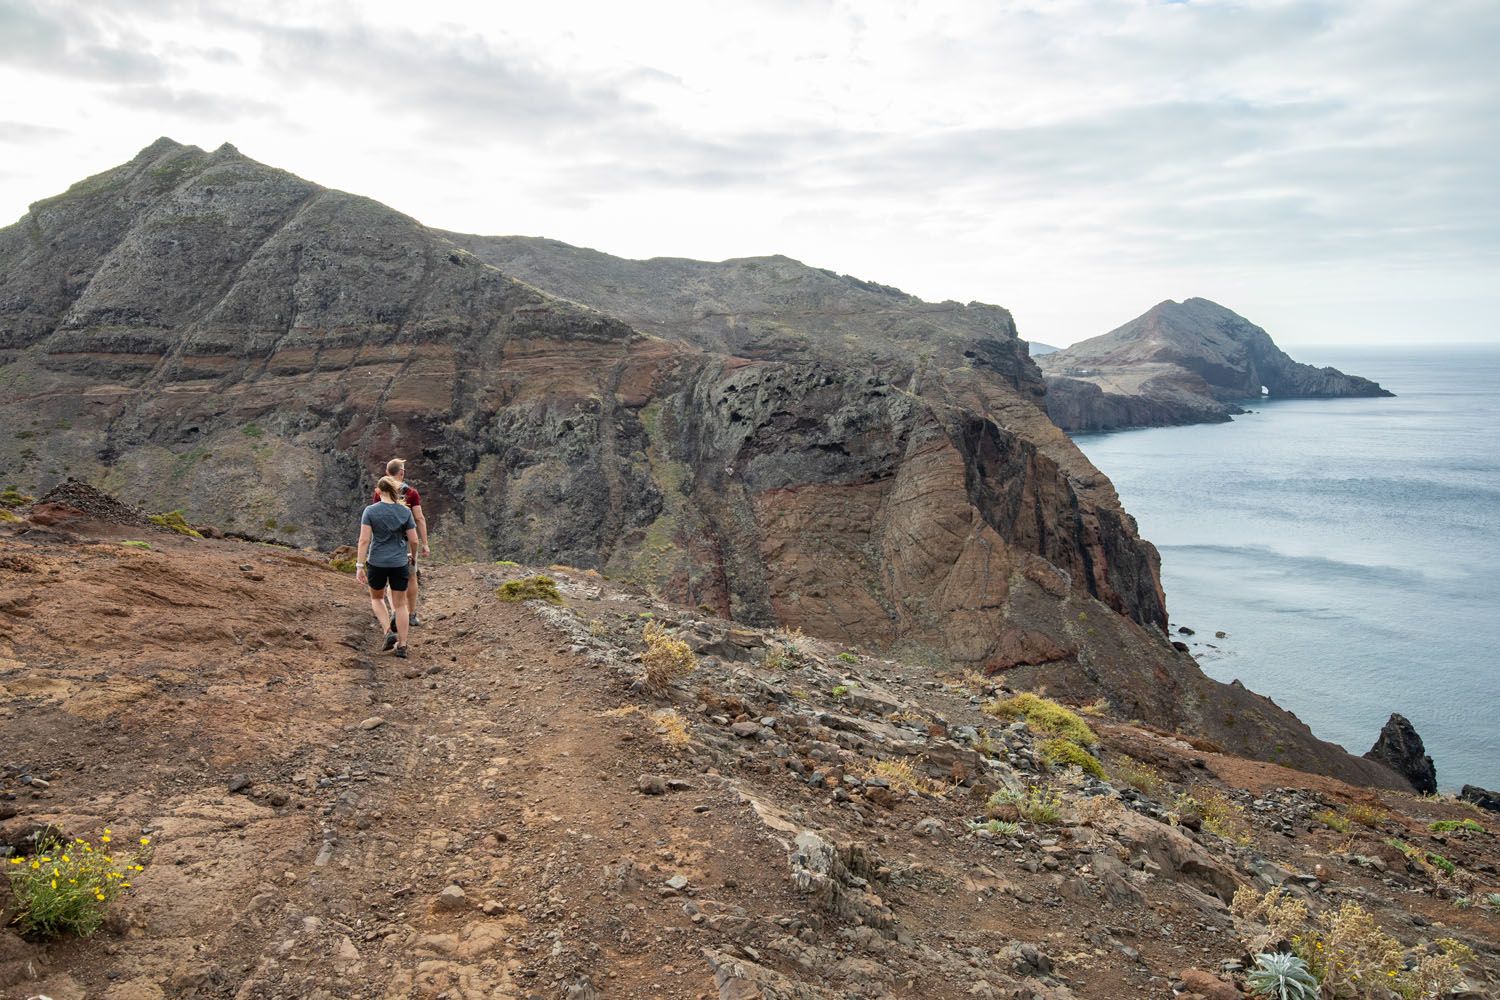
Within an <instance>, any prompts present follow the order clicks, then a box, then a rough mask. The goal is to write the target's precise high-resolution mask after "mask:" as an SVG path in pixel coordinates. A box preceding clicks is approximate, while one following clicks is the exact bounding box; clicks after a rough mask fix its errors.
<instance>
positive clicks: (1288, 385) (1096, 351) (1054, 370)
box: [1037, 299, 1393, 431]
mask: <svg viewBox="0 0 1500 1000" xmlns="http://www.w3.org/2000/svg"><path fill="white" fill-rule="evenodd" d="M1037 363H1038V364H1039V365H1040V366H1041V368H1042V370H1043V371H1044V372H1045V373H1046V377H1047V412H1048V413H1049V414H1050V415H1051V417H1052V419H1053V420H1054V421H1056V422H1057V424H1058V426H1060V427H1062V428H1063V429H1065V430H1069V431H1101V430H1114V429H1117V428H1120V427H1143V426H1144V427H1152V426H1166V425H1170V424H1192V423H1211V422H1216V421H1224V420H1228V419H1230V417H1231V416H1232V415H1233V414H1235V413H1240V412H1243V411H1242V410H1241V409H1240V407H1239V406H1238V405H1236V404H1237V403H1238V402H1243V401H1245V400H1249V399H1260V398H1262V397H1263V396H1269V397H1271V398H1280V399H1295V398H1333V397H1340V396H1390V395H1393V393H1391V392H1388V391H1387V390H1385V389H1382V388H1381V387H1380V385H1379V383H1377V382H1372V381H1370V380H1369V379H1366V378H1360V377H1359V376H1357V375H1346V374H1344V373H1343V372H1341V371H1339V370H1338V369H1336V368H1316V367H1314V366H1312V365H1305V364H1299V363H1298V362H1296V361H1293V360H1292V359H1291V358H1290V357H1288V356H1287V354H1286V353H1285V352H1284V351H1282V350H1281V349H1280V348H1278V347H1277V346H1276V344H1275V343H1274V342H1273V341H1272V340H1271V337H1270V335H1269V334H1267V333H1266V331H1265V330H1263V329H1261V328H1260V327H1258V326H1256V325H1255V324H1253V323H1251V322H1250V321H1249V320H1247V319H1245V318H1244V317H1243V316H1240V315H1238V314H1236V313H1234V312H1232V311H1230V310H1228V309H1225V308H1224V307H1223V306H1221V305H1218V304H1217V303H1214V302H1210V301H1208V300H1207V299H1187V300H1186V301H1183V302H1173V301H1170V300H1168V301H1166V302H1162V303H1160V304H1158V305H1156V306H1154V307H1152V308H1151V309H1150V310H1149V311H1148V312H1146V313H1145V314H1143V315H1141V316H1138V317H1136V318H1135V319H1133V320H1131V321H1130V322H1129V323H1126V324H1125V325H1124V326H1121V327H1119V328H1117V329H1115V330H1112V331H1110V332H1109V333H1106V334H1104V335H1102V336H1099V337H1094V338H1092V339H1090V340H1085V341H1082V342H1080V343H1077V344H1074V345H1073V346H1071V347H1068V348H1066V349H1064V350H1061V351H1057V352H1055V353H1051V354H1047V355H1045V356H1041V357H1040V358H1039V359H1038V361H1037Z"/></svg>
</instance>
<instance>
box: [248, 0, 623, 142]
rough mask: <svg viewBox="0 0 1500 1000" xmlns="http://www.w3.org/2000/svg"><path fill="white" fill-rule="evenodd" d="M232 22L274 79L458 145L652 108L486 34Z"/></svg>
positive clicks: (531, 133)
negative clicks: (339, 97) (337, 91)
mask: <svg viewBox="0 0 1500 1000" xmlns="http://www.w3.org/2000/svg"><path fill="white" fill-rule="evenodd" d="M228 19H229V20H231V21H232V22H233V23H236V24H237V25H238V26H239V27H240V28H242V29H245V30H248V31H250V32H251V33H252V34H254V35H255V36H256V37H257V38H258V39H259V41H260V42H261V44H262V47H263V48H262V52H263V55H264V58H265V61H266V65H267V68H268V69H270V70H271V71H272V72H273V73H278V74H286V75H287V76H288V78H290V79H295V80H297V81H299V82H303V83H305V82H307V81H314V80H316V81H322V82H325V83H332V84H336V85H337V86H338V87H339V88H341V89H345V90H352V91H363V92H365V93H366V94H367V95H368V97H369V99H370V100H371V102H372V103H374V104H375V105H376V106H377V107H381V108H384V109H386V110H388V111H394V112H399V113H406V114H409V115H411V116H413V117H414V118H415V119H416V120H417V121H418V122H419V123H420V124H419V125H418V127H419V128H420V129H421V130H422V131H423V132H424V133H427V134H429V135H432V136H434V137H437V138H439V139H444V140H449V141H451V140H452V139H453V138H454V136H455V134H456V132H455V130H466V133H465V134H466V135H467V137H468V138H469V139H471V140H476V139H477V140H480V141H483V140H485V139H487V138H490V137H493V136H494V135H496V134H500V135H508V136H532V137H541V136H550V135H554V134H557V133H559V132H566V131H569V130H574V129H579V128H585V127H589V126H594V125H598V124H600V123H603V122H607V121H613V120H618V119H619V118H621V117H632V116H640V115H642V114H644V113H645V112H646V111H647V110H648V109H647V106H646V105H644V104H642V103H640V102H637V101H634V100H632V99H630V98H628V97H626V96H625V94H624V92H623V91H622V89H620V87H619V86H615V85H611V84H609V83H608V82H602V83H601V82H578V81H575V80H572V79H569V78H568V77H566V76H565V75H563V74H562V73H559V72H556V71H554V70H551V69H549V67H548V66H547V65H546V64H545V62H543V61H542V60H541V59H539V58H538V57H537V55H535V54H533V53H527V52H523V51H518V50H516V49H514V48H509V49H508V48H505V47H502V46H501V45H499V44H497V43H495V42H493V41H491V40H489V39H487V38H485V37H483V36H480V35H475V34H467V35H465V34H461V33H456V32H453V33H444V34H427V35H423V34H418V33H416V32H413V31H409V30H402V29H397V30H389V29H388V30H377V29H375V28H372V27H371V26H369V25H368V24H365V23H362V22H359V21H350V22H344V23H340V24H337V25H329V26H324V27H287V26H281V25H276V24H268V23H261V22H254V21H247V20H244V19H242V18H239V17H238V16H233V15H231V16H229V17H228Z"/></svg>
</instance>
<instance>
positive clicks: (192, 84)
mask: <svg viewBox="0 0 1500 1000" xmlns="http://www.w3.org/2000/svg"><path fill="white" fill-rule="evenodd" d="M457 10H458V8H450V7H449V6H447V4H446V3H445V2H444V0H438V2H436V3H434V4H432V5H429V8H423V9H420V10H416V9H413V8H411V7H410V5H408V4H400V3H396V2H395V0H359V2H354V0H332V2H321V3H320V2H313V0H296V2H293V0H266V2H265V3H263V4H256V5H243V4H231V3H228V2H226V0H138V2H126V0H92V2H88V3H85V2H82V0H56V2H52V3H46V4H43V3H41V2H28V0H0V85H3V84H6V83H9V84H10V85H11V86H17V85H18V82H19V83H20V84H24V85H26V86H27V89H28V92H40V93H41V95H42V96H41V98H40V99H39V100H38V101H37V102H35V106H34V107H33V106H30V105H29V106H28V111H27V114H26V116H25V117H26V118H27V119H28V120H30V121H32V122H35V123H39V124H54V123H57V124H61V123H66V124H67V128H68V130H69V134H68V135H66V136H64V135H57V136H53V138H52V141H55V142H66V143H78V144H83V143H86V142H87V143H92V145H91V146H90V147H89V149H88V152H89V154H90V155H91V156H94V157H96V158H95V159H90V160H88V161H87V162H89V163H90V165H91V166H92V167H93V169H99V168H101V167H102V166H104V165H106V164H107V162H109V161H106V160H101V159H99V158H102V157H103V156H104V152H105V150H106V149H108V150H110V151H113V150H116V149H117V148H136V147H138V146H139V145H140V144H141V143H142V142H143V141H144V140H145V139H148V138H149V137H150V136H154V135H157V134H162V133H168V134H174V135H175V134H179V132H181V133H184V134H185V135H184V137H187V135H193V136H197V135H200V134H203V133H205V132H207V131H209V130H212V132H213V134H212V135H211V136H207V135H205V136H204V138H193V140H192V141H195V142H199V143H200V144H205V145H217V144H218V142H220V141H223V140H225V139H228V140H231V141H235V142H237V143H238V144H239V145H240V146H241V147H242V148H245V149H246V150H247V151H248V150H253V151H254V153H255V155H257V156H259V157H260V158H262V159H266V160H268V161H270V162H273V163H277V164H278V165H286V166H288V167H289V168H292V169H296V170H298V171H299V172H301V173H305V174H307V175H308V176H310V177H312V178H313V179H315V180H319V181H322V182H326V183H331V184H337V185H338V186H341V187H346V188H349V189H351V190H355V191H360V192H364V193H370V194H372V195H375V196H378V197H381V198H382V199H383V200H386V201H389V202H391V203H392V204H393V205H394V206H395V207H397V208H399V209H401V210H403V211H409V212H413V213H415V214H417V215H418V217H421V218H423V220H424V221H427V222H430V223H433V224H436V225H441V226H446V227H449V228H477V229H483V230H486V231H506V230H508V229H510V227H512V226H518V225H522V224H525V225H527V226H529V227H531V231H536V232H540V233H545V234H549V235H557V236H559V237H561V238H566V239H569V240H570V241H572V242H583V243H587V244H589V245H594V246H599V247H601V248H603V249H607V250H608V249H618V250H620V251H621V252H650V253H668V254H672V253H677V254H681V253H695V252H701V253H704V254H708V253H713V254H718V255H723V256H729V255H744V254H751V253H765V252H777V251H782V252H789V253H798V254H801V255H803V256H809V257H815V258H816V259H815V261H814V262H815V263H818V264H821V265H825V266H830V267H833V268H835V269H837V270H840V271H855V270H858V269H863V270H864V271H866V272H867V274H866V276H868V277H871V278H875V279H877V280H881V281H885V282H889V283H894V284H898V285H904V286H907V287H911V288H913V290H915V291H918V292H921V293H922V294H927V295H929V296H930V297H953V298H959V299H963V300H965V301H967V300H969V299H974V298H979V299H998V300H1000V301H1004V302H1007V304H1013V305H1026V304H1030V306H1031V308H1033V309H1035V308H1037V307H1038V304H1040V305H1041V306H1042V307H1043V308H1045V309H1048V310H1052V311H1051V312H1049V313H1048V315H1049V316H1059V317H1060V316H1062V315H1063V314H1064V313H1066V312H1067V311H1068V310H1069V309H1072V310H1074V313H1073V314H1074V315H1075V317H1076V318H1075V319H1074V320H1065V319H1059V322H1065V323H1066V322H1071V323H1074V324H1076V325H1077V326H1078V327H1079V328H1078V329H1068V330H1061V331H1053V330H1045V331H1042V333H1045V334H1047V336H1042V334H1038V335H1039V336H1041V338H1042V339H1044V340H1045V339H1050V338H1055V339H1057V340H1059V341H1066V340H1068V339H1070V337H1076V336H1082V335H1084V334H1086V333H1095V332H1099V330H1098V329H1087V328H1083V327H1084V324H1085V323H1087V324H1094V323H1096V322H1097V320H1096V317H1095V316H1094V315H1093V314H1089V315H1088V317H1087V318H1086V319H1085V318H1083V317H1084V312H1083V311H1082V310H1083V308H1084V305H1085V304H1084V303H1081V302H1074V301H1065V302H1064V305H1062V306H1058V307H1054V305H1053V302H1054V300H1057V299H1058V298H1059V296H1060V297H1061V299H1063V300H1073V299H1076V298H1077V297H1076V296H1075V295H1073V293H1072V291H1071V289H1072V288H1073V287H1075V285H1076V283H1077V282H1078V281H1080V280H1086V281H1088V282H1089V283H1090V284H1091V285H1094V286H1097V287H1099V288H1101V289H1105V288H1114V289H1127V290H1129V291H1130V292H1131V293H1132V295H1138V296H1139V299H1140V300H1141V301H1144V302H1146V303H1148V304H1149V302H1151V301H1156V300H1159V299H1161V298H1165V297H1169V296H1170V297H1174V298H1180V297H1183V296H1184V295H1191V294H1200V293H1205V292H1206V291H1207V290H1206V289H1204V288H1201V287H1198V283H1201V282H1205V281H1207V280H1211V279H1215V278H1216V277H1218V276H1222V275H1225V274H1230V275H1233V276H1234V280H1235V281H1236V282H1238V283H1239V284H1236V285H1235V286H1234V287H1235V288H1236V289H1238V288H1241V287H1264V288H1272V287H1274V288H1278V289H1284V290H1286V291H1284V292H1278V293H1276V294H1278V295H1291V294H1293V293H1294V292H1295V291H1296V290H1297V289H1303V290H1305V291H1306V294H1308V295H1313V294H1320V295H1321V294H1325V293H1326V294H1334V293H1333V292H1330V291H1328V288H1329V287H1331V286H1327V285H1326V284H1320V282H1321V281H1322V280H1323V279H1322V278H1319V277H1314V276H1313V272H1316V273H1317V275H1321V276H1324V277H1326V275H1327V274H1328V273H1330V269H1334V268H1336V269H1339V271H1340V273H1341V274H1345V275H1352V276H1354V277H1348V278H1346V279H1340V280H1343V281H1345V284H1344V285H1343V286H1341V287H1342V288H1343V291H1339V292H1338V293H1337V294H1349V295H1356V294H1361V293H1360V292H1358V290H1357V289H1356V282H1357V281H1358V280H1359V279H1358V277H1357V276H1358V275H1359V274H1361V273H1367V274H1376V273H1383V274H1391V273H1397V272H1400V273H1403V274H1409V275H1411V279H1410V280H1411V281H1412V282H1414V283H1421V284H1422V285H1423V286H1424V287H1426V288H1432V287H1439V286H1441V287H1445V288H1446V287H1449V286H1448V285H1446V284H1443V283H1444V282H1457V283H1458V285H1462V287H1460V288H1459V289H1458V290H1459V291H1461V292H1465V290H1466V289H1469V290H1472V289H1473V288H1477V287H1480V286H1481V285H1483V284H1485V283H1486V282H1487V280H1488V279H1487V275H1489V274H1491V273H1492V272H1493V268H1494V265H1495V262H1496V258H1497V257H1500V185H1496V184H1495V183H1494V178H1495V177H1497V176H1500V74H1496V73H1495V72H1494V71H1493V58H1494V53H1495V52H1496V51H1500V4H1497V3H1494V2H1492V0H1445V2H1444V3H1442V4H1432V3H1423V2H1418V0H1307V2H1299V3H1285V2H1274V0H1265V2H1262V0H1235V2H1227V0H1225V2H1219V0H1195V2H1191V3H1154V2H1140V0H1045V2H1043V0H1036V2H1031V0H951V2H946V3H944V4H942V5H911V4H906V3H901V2H895V0H858V2H855V0H820V2H818V3H816V4H802V3H791V2H790V0H759V2H755V3H751V4H746V5H738V6H735V5H730V6H727V7H726V6H722V5H721V6H717V7H714V8H713V9H708V8H706V7H704V6H703V5H695V4H690V3H683V2H662V3H655V2H649V0H643V2H642V3H641V4H639V5H632V6H629V7H625V6H622V5H617V4H605V3H599V4H581V3H569V2H566V0H564V2H560V3H556V4H549V5H543V6H540V7H535V8H533V9H531V10H529V11H528V16H527V17H526V18H524V19H517V18H514V17H511V16H510V13H509V11H508V10H507V9H505V8H503V7H501V6H481V7H466V8H463V10H462V16H461V20H449V18H455V17H458V15H457V14H455V13H454V12H455V11H457ZM210 40H211V41H210ZM7 71H8V72H9V73H10V74H11V75H9V76H6V75H5V74H6V73H7ZM33 88H34V89H33ZM49 102H51V103H49ZM49 108H51V109H52V110H51V111H49V110H48V109H49ZM18 117H19V116H18ZM25 129H26V126H22V125H20V124H19V123H12V124H11V125H0V141H4V142H8V143H10V144H11V145H14V146H20V147H23V146H24V145H25V144H26V143H28V142H33V141H41V140H43V139H44V138H45V136H44V135H43V134H42V133H37V132H26V131H25ZM129 130H140V134H139V135H135V134H134V132H132V133H131V134H130V135H127V134H126V132H127V131H129ZM111 155H113V153H111ZM52 162H54V163H55V160H53V161H52ZM80 162H82V161H80ZM7 167H8V169H10V170H12V171H15V170H17V169H18V168H17V167H15V166H14V165H13V164H7ZM48 167H49V165H48V164H41V165H39V166H37V167H36V168H35V169H34V170H32V173H33V174H34V175H35V176H36V177H37V178H39V179H37V180H35V181H34V183H33V186H34V187H36V188H37V190H29V191H25V192H21V190H20V185H21V184H22V183H23V182H22V180H17V181H15V182H9V181H8V182H7V184H6V185H5V186H4V187H3V188H0V193H3V194H4V196H5V197H6V198H8V199H9V200H11V201H12V202H14V203H15V204H17V205H24V204H26V203H27V202H28V201H29V200H33V199H34V198H35V197H37V196H38V194H40V193H42V191H45V190H48V189H50V186H51V185H52V184H53V183H54V182H55V180H56V178H53V177H51V176H50V175H48ZM27 169H31V168H27ZM12 190H14V191H16V192H17V193H15V194H10V193H9V192H11V191H12ZM0 208H3V206H0ZM0 215H3V212H0ZM1491 283H1492V282H1491ZM1147 284H1149V285H1150V286H1151V287H1150V289H1149V290H1146V289H1144V288H1143V286H1144V285H1147ZM1455 287H1456V286H1455ZM1059 290H1061V291H1059ZM1465 293H1466V294H1472V295H1474V296H1477V297H1479V298H1483V295H1481V293H1479V292H1465ZM1101 294H1103V293H1101ZM1109 294H1114V293H1113V292H1110V293H1109ZM1299 294H1300V293H1299ZM1484 294H1486V295H1488V296H1489V297H1488V299H1485V301H1488V302H1490V303H1492V306H1493V308H1500V294H1491V293H1484ZM1229 304H1230V305H1235V304H1236V303H1234V302H1230V303H1229ZM1087 305H1088V306H1089V308H1097V309H1101V310H1102V309H1114V308H1116V307H1115V306H1114V305H1112V304H1110V303H1107V302H1105V301H1104V299H1103V298H1100V297H1095V298H1094V300H1093V301H1090V302H1089V303H1087ZM1137 305H1138V303H1137V302H1136V301H1135V300H1132V301H1131V302H1129V303H1128V304H1125V303H1123V302H1122V303H1121V304H1120V305H1119V306H1118V310H1119V315H1118V316H1117V317H1115V319H1114V321H1113V322H1118V321H1119V320H1121V319H1124V318H1126V317H1128V316H1129V315H1133V314H1134V313H1135V312H1138V311H1139V308H1137ZM1059 310H1061V311H1059ZM1023 319H1024V316H1023ZM1113 322H1112V323H1110V324H1108V325H1113ZM1106 328H1107V327H1106ZM1393 329H1394V327H1393Z"/></svg>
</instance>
